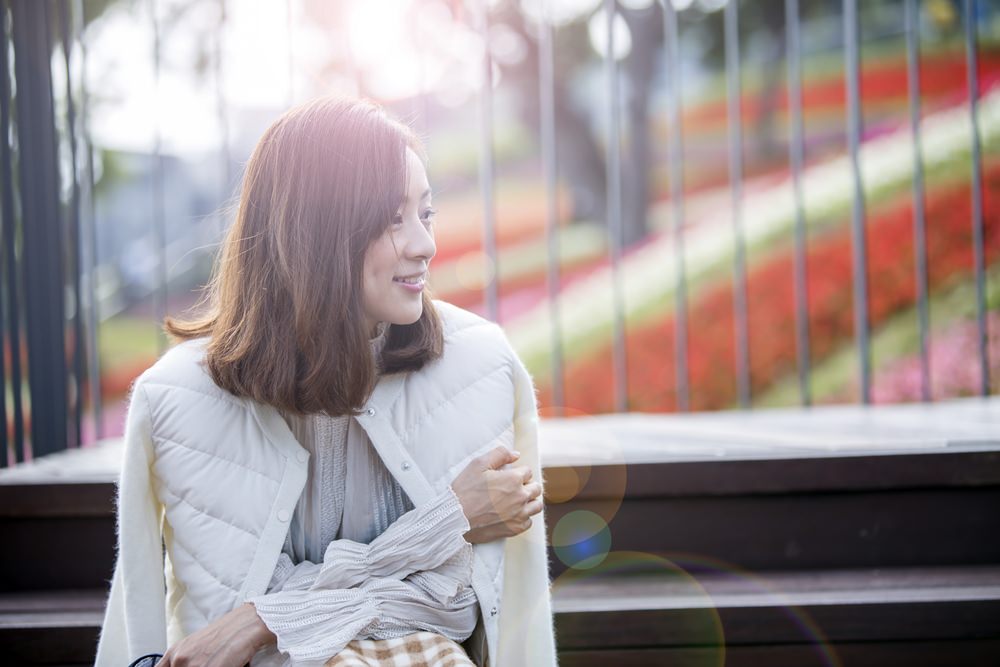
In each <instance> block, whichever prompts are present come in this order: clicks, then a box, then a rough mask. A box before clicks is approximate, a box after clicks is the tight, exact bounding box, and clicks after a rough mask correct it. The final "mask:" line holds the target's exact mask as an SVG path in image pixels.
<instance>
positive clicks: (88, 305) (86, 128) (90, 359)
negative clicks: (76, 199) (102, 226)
mask: <svg viewBox="0 0 1000 667" xmlns="http://www.w3.org/2000/svg"><path fill="white" fill-rule="evenodd" d="M83 12H84V4H83V0H76V12H75V21H76V25H75V32H76V34H77V40H78V41H79V43H80V129H81V134H82V135H83V144H84V150H85V152H86V163H85V165H84V166H85V170H86V181H85V184H86V188H84V191H83V192H84V196H85V200H86V206H84V207H83V208H84V210H86V211H87V216H86V217H87V229H86V232H87V233H86V239H83V238H82V233H81V240H80V263H81V276H80V281H81V284H80V294H81V298H82V301H81V304H80V307H81V308H82V309H83V312H84V322H85V326H86V330H87V331H86V336H85V341H86V345H87V380H88V385H89V387H90V405H91V407H92V412H93V415H94V436H95V438H96V439H97V440H101V439H103V438H104V400H103V396H102V395H101V358H100V353H99V348H98V322H100V313H99V312H98V303H97V285H96V284H95V282H94V275H95V271H94V267H95V266H96V264H97V206H96V203H95V197H94V146H93V144H92V143H91V140H90V123H89V114H88V112H89V106H88V102H89V99H88V95H87V40H86V38H85V35H84V25H85V23H86V21H85V17H84V13H83Z"/></svg>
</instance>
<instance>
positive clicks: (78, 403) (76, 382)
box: [58, 0, 85, 447]
mask: <svg viewBox="0 0 1000 667" xmlns="http://www.w3.org/2000/svg"><path fill="white" fill-rule="evenodd" d="M58 12H59V28H60V33H61V38H62V45H63V57H64V60H65V64H66V129H67V134H68V135H69V137H68V139H69V156H70V170H69V177H70V185H71V196H70V204H69V220H68V225H67V234H66V240H67V246H68V248H67V250H68V253H67V257H68V261H67V263H66V266H67V268H68V270H69V279H70V287H71V289H72V292H73V388H74V394H75V395H74V398H73V404H72V406H71V407H72V409H73V431H72V434H73V436H74V438H73V441H72V442H71V443H70V444H71V445H72V446H75V447H79V446H80V445H81V444H82V442H83V440H82V435H83V433H82V419H83V386H84V385H83V377H84V373H85V369H84V348H83V314H82V309H81V308H80V183H79V180H78V179H77V150H76V149H77V144H76V105H75V104H74V102H73V70H72V58H71V55H72V49H73V40H72V39H71V38H70V35H71V31H70V21H71V14H72V8H71V7H70V0H61V1H60V2H59V5H58Z"/></svg>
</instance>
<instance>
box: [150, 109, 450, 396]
mask: <svg viewBox="0 0 1000 667" xmlns="http://www.w3.org/2000/svg"><path fill="white" fill-rule="evenodd" d="M407 147H410V148H413V149H414V150H415V151H416V152H417V153H418V154H419V155H421V157H423V155H424V153H423V150H422V148H421V146H420V142H419V140H418V139H417V138H416V136H415V135H414V134H413V132H412V131H411V130H410V129H409V128H408V127H406V126H405V125H403V124H401V123H399V122H398V121H396V120H393V119H392V118H390V117H389V116H388V115H387V114H386V112H385V111H384V110H383V109H382V108H381V107H379V106H378V105H376V104H374V103H371V102H367V101H363V100H351V99H340V98H329V97H328V98H321V99H318V100H315V101H313V102H309V103H307V104H304V105H302V106H299V107H296V108H294V109H292V110H291V111H288V112H287V113H285V114H284V115H283V116H281V118H279V119H278V120H277V121H275V123H274V124H273V125H271V127H269V128H268V129H267V131H266V132H265V133H264V136H263V137H261V139H260V141H259V142H258V143H257V146H256V148H255V149H254V152H253V155H252V156H251V157H250V161H249V162H248V163H247V166H246V171H245V174H244V177H243V187H242V190H241V192H240V198H239V207H238V209H237V213H236V219H235V222H234V223H233V225H232V226H231V227H230V229H229V231H228V233H227V235H226V237H225V240H224V241H223V245H222V249H221V254H220V257H219V260H218V263H217V264H216V267H215V272H214V275H213V277H212V281H211V283H210V284H209V286H208V289H207V291H206V293H205V296H204V298H203V300H202V303H201V308H202V309H203V310H202V312H203V313H204V315H203V316H201V317H196V318H194V319H187V320H178V319H171V318H168V319H167V320H166V321H165V328H166V330H167V333H168V334H170V335H171V336H173V337H174V338H175V339H180V340H187V339H192V338H200V337H205V336H207V337H209V338H210V340H209V342H208V347H207V355H206V363H207V367H208V370H209V372H210V373H211V376H212V379H213V380H215V383H216V384H218V385H219V386H220V387H222V388H223V389H226V390H227V391H229V392H231V393H233V394H235V395H237V396H246V397H249V398H251V399H254V400H256V401H259V402H262V403H266V404H269V405H273V406H275V407H277V408H279V409H281V410H284V411H287V412H290V413H294V414H307V413H313V412H324V413H327V414H330V415H334V416H336V415H344V414H358V412H359V410H360V409H361V407H362V406H363V404H364V402H365V401H366V400H367V399H368V397H369V395H370V394H371V392H372V390H373V389H374V387H375V383H376V380H377V377H378V373H379V369H378V368H377V367H376V365H375V363H374V361H373V359H372V354H371V352H370V346H369V332H368V331H367V330H366V326H365V317H364V312H363V310H362V302H361V294H362V284H361V281H362V267H363V265H364V257H365V251H366V250H367V248H368V246H369V245H370V244H371V243H372V242H373V241H375V240H376V239H378V238H379V237H380V236H381V235H382V234H383V233H384V232H385V231H386V230H387V229H388V227H389V225H390V224H391V221H392V218H393V216H394V215H395V214H396V212H397V210H398V208H399V206H400V204H401V203H402V201H403V200H404V198H405V195H406V192H405V190H406V183H407V173H406V148H407ZM442 348H443V336H442V330H441V322H440V320H439V318H438V315H437V313H436V312H435V310H434V307H433V305H432V303H431V297H430V295H429V294H428V293H427V292H426V291H425V292H424V295H423V314H422V315H421V316H420V319H419V320H417V321H416V322H415V323H413V324H410V325H405V326H400V325H392V326H390V327H389V332H388V335H387V338H386V341H385V347H384V349H383V352H382V357H381V360H382V361H381V363H382V369H381V372H383V373H396V372H402V371H408V370H416V369H419V368H421V367H422V366H423V365H424V364H426V363H427V362H429V361H431V360H433V359H435V358H437V357H440V356H441V352H442Z"/></svg>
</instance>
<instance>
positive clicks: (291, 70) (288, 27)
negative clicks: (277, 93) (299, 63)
mask: <svg viewBox="0 0 1000 667" xmlns="http://www.w3.org/2000/svg"><path fill="white" fill-rule="evenodd" d="M292 10H293V8H292V0H285V37H286V39H287V40H288V90H287V91H286V95H287V96H288V98H287V99H286V100H285V105H286V106H288V107H291V106H292V105H293V104H294V103H295V40H294V39H293V34H292V33H293V32H294V29H293V28H294V24H295V22H294V15H293V14H292Z"/></svg>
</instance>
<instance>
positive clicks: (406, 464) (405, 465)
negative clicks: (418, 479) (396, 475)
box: [403, 461, 410, 470]
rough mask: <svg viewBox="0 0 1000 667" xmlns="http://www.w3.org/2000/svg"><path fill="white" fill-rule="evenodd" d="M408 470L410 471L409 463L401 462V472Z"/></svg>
mask: <svg viewBox="0 0 1000 667" xmlns="http://www.w3.org/2000/svg"><path fill="white" fill-rule="evenodd" d="M409 469H410V462H409V461H403V470H409Z"/></svg>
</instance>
